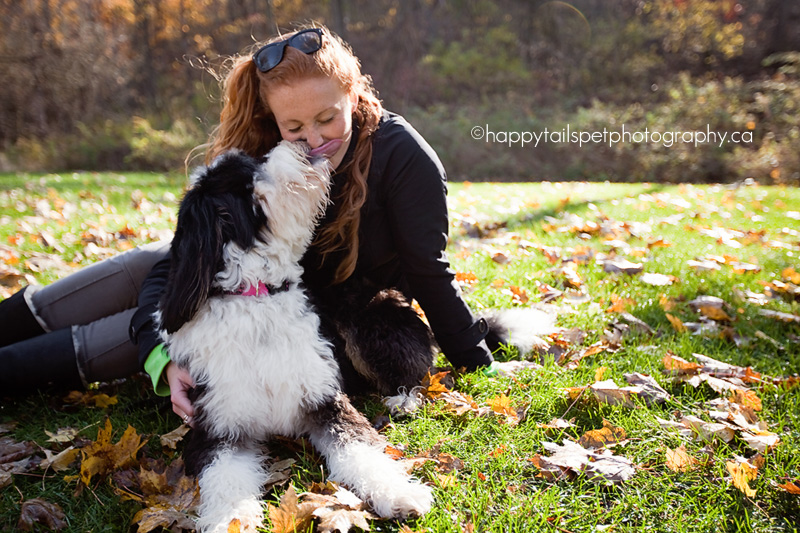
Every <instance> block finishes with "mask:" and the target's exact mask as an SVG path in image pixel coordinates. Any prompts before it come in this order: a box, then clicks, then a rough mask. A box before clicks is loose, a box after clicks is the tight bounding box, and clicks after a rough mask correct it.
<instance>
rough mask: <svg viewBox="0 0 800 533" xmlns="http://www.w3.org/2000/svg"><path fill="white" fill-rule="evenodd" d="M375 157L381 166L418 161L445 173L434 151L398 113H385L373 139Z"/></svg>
mask: <svg viewBox="0 0 800 533" xmlns="http://www.w3.org/2000/svg"><path fill="white" fill-rule="evenodd" d="M372 147H373V157H374V158H375V159H376V161H375V162H377V163H379V166H381V167H383V166H384V165H382V164H381V163H383V164H388V163H390V162H391V164H392V165H397V164H398V163H399V162H400V161H403V160H405V161H410V160H414V161H418V162H420V163H427V164H431V163H432V164H433V165H435V166H436V167H438V169H439V170H440V171H441V172H442V173H444V169H443V168H441V166H442V164H441V162H440V161H439V157H438V156H437V155H436V152H435V151H434V149H433V148H432V147H431V146H430V144H428V142H427V141H426V140H425V138H424V137H423V136H422V135H421V134H420V133H419V132H418V131H417V130H416V129H415V128H414V127H413V126H412V125H411V124H409V122H408V121H407V120H406V119H405V118H403V117H402V116H401V115H398V114H397V113H392V112H391V111H385V110H384V112H383V116H382V117H381V120H380V123H379V124H378V130H377V131H376V132H375V135H374V139H373V145H372Z"/></svg>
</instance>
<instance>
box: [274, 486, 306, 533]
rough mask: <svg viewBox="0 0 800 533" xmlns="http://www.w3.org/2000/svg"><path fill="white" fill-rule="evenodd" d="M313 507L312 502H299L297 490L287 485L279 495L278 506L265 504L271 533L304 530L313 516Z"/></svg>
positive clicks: (288, 532) (291, 532) (289, 532)
mask: <svg viewBox="0 0 800 533" xmlns="http://www.w3.org/2000/svg"><path fill="white" fill-rule="evenodd" d="M314 509H315V506H314V505H313V504H310V505H309V504H306V505H302V504H299V503H298V500H297V492H296V491H295V490H294V487H293V486H291V485H289V488H288V489H286V492H284V493H283V496H281V502H280V505H279V506H278V507H276V506H274V505H267V510H268V512H269V519H270V521H272V531H273V533H294V532H295V531H305V530H306V529H307V528H308V526H309V524H311V521H312V520H313V518H314V515H313V514H312V513H313V512H314Z"/></svg>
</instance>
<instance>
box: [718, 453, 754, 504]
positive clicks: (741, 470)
mask: <svg viewBox="0 0 800 533" xmlns="http://www.w3.org/2000/svg"><path fill="white" fill-rule="evenodd" d="M725 467H726V468H727V469H728V472H729V473H730V475H731V476H733V480H732V482H733V486H734V487H736V488H737V489H739V490H740V491H742V492H743V493H744V494H745V495H746V496H747V497H749V498H752V497H753V496H755V495H756V489H754V488H751V487H750V482H751V481H753V480H754V479H755V478H756V476H757V475H758V469H757V468H756V467H754V466H751V465H750V464H748V463H737V462H736V461H727V462H726V463H725Z"/></svg>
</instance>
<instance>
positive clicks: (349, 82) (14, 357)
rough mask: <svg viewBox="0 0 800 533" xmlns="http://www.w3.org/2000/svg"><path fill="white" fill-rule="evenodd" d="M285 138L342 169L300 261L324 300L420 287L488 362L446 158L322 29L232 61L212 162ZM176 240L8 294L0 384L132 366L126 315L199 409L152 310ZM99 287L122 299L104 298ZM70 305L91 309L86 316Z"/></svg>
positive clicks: (472, 351) (186, 409) (464, 354)
mask: <svg viewBox="0 0 800 533" xmlns="http://www.w3.org/2000/svg"><path fill="white" fill-rule="evenodd" d="M281 139H286V140H290V141H304V142H306V143H307V144H308V145H309V147H310V148H311V152H312V153H313V154H316V155H322V156H324V157H327V158H328V159H329V160H330V162H331V165H332V167H333V168H335V169H336V170H335V173H334V175H333V176H332V188H331V198H332V204H331V205H330V207H329V208H328V210H327V212H326V214H325V217H324V219H323V221H322V222H321V224H320V227H319V230H318V232H317V236H316V238H315V241H314V242H313V243H312V246H311V248H310V249H309V251H308V253H307V254H306V256H305V258H304V260H303V263H304V267H305V275H304V281H305V283H306V285H307V287H308V289H309V291H310V292H311V293H312V294H313V295H314V296H315V297H317V298H319V299H320V301H322V302H323V303H324V302H325V301H335V297H336V291H337V287H340V286H341V285H342V283H344V282H345V281H354V280H355V281H357V282H358V283H368V284H372V285H373V286H375V287H378V288H387V287H397V288H399V289H400V290H401V291H402V292H403V293H405V294H406V296H407V297H409V298H412V297H413V298H416V299H417V301H418V302H419V304H420V306H421V307H422V309H423V310H424V311H425V314H426V316H427V318H428V321H429V323H430V325H431V328H432V330H433V332H434V335H435V336H436V339H437V341H438V343H439V345H440V347H441V348H442V351H443V352H444V354H445V355H446V356H447V358H448V359H449V361H450V362H451V363H452V364H453V365H454V366H455V367H457V368H459V367H466V368H467V369H469V370H474V369H477V368H479V367H485V366H488V365H491V364H492V361H493V360H492V355H491V353H490V351H489V349H488V348H487V345H486V343H485V341H484V340H483V339H484V337H485V336H486V334H487V330H488V328H487V326H486V323H485V322H484V321H482V320H476V319H475V318H474V317H473V315H472V314H471V312H470V310H469V308H468V307H467V305H466V303H465V302H464V300H463V299H462V298H461V295H460V292H459V289H458V286H457V284H456V283H455V281H454V276H453V273H452V271H451V270H450V269H449V263H448V262H447V259H446V257H445V254H444V248H445V246H446V243H447V230H448V221H447V206H446V200H445V194H446V188H445V181H446V179H445V173H444V169H443V168H442V166H441V163H440V162H439V160H438V158H437V156H436V154H435V153H434V152H433V150H432V149H431V148H430V146H428V144H427V143H426V142H425V141H424V139H422V137H421V136H420V135H419V134H418V133H417V132H416V131H415V130H414V129H413V128H412V127H411V126H410V125H408V123H407V122H406V121H405V120H404V119H403V118H402V117H400V116H398V115H395V114H392V113H389V112H387V111H385V110H384V109H383V108H382V106H381V103H380V101H379V100H378V98H377V96H376V94H375V92H374V89H373V87H372V83H371V80H370V78H369V77H367V76H365V75H363V74H362V73H361V71H360V64H359V61H358V60H357V59H356V57H355V56H354V55H353V54H352V52H351V50H350V49H349V48H348V47H347V45H345V44H344V43H343V42H342V41H341V40H340V39H339V38H338V37H336V36H334V35H333V34H331V33H330V32H329V31H328V30H327V29H325V28H306V29H304V30H300V31H298V32H296V33H293V34H292V35H290V36H289V37H288V38H276V39H274V40H273V41H272V42H270V43H268V44H266V45H265V46H263V47H260V48H258V49H256V52H255V53H254V54H253V55H252V56H249V55H248V56H243V57H240V58H238V59H236V60H235V62H234V64H233V67H232V68H231V70H230V72H229V74H228V76H227V77H226V79H225V82H224V102H223V110H222V113H221V116H220V125H219V127H218V128H217V130H216V131H215V132H214V135H213V137H212V141H211V143H210V145H209V149H208V151H207V154H206V161H207V162H210V161H211V160H212V159H213V158H214V157H216V156H217V155H219V154H221V153H223V152H224V151H226V150H229V149H234V148H235V149H239V150H242V151H244V152H246V153H247V154H250V155H252V156H256V157H259V156H261V155H263V154H265V153H267V152H268V151H269V150H270V149H271V148H273V147H274V146H275V145H276V144H277V143H278V142H279V141H280V140H281ZM166 250H167V249H166V246H165V245H164V244H163V243H157V244H154V245H150V246H149V247H145V248H143V249H140V250H136V251H133V252H128V253H126V254H122V255H121V256H120V257H119V258H115V259H112V260H110V261H106V262H103V263H100V264H98V265H94V266H92V267H89V268H87V269H84V270H82V271H80V272H78V273H76V274H73V275H71V276H69V277H68V278H65V279H64V280H61V281H59V282H56V283H54V284H53V285H51V286H49V287H45V288H43V289H40V290H33V289H28V290H26V291H24V292H22V293H18V294H17V295H14V296H13V297H12V298H10V299H9V300H8V301H6V302H3V304H2V305H0V323H4V324H8V326H6V329H12V330H14V331H8V332H5V333H3V335H2V337H0V344H3V345H4V346H5V347H4V348H0V368H2V369H3V371H2V373H0V374H2V377H0V387H2V389H0V390H4V391H9V390H19V389H21V388H29V387H35V386H39V385H42V384H44V383H47V382H49V381H58V382H62V383H66V382H72V383H74V382H76V381H78V380H82V381H84V382H91V381H97V380H107V379H111V378H113V377H123V376H125V375H128V374H130V373H131V372H133V371H135V370H136V369H137V368H138V365H139V362H137V348H136V347H134V345H133V344H132V343H131V342H130V341H128V340H127V335H128V323H129V324H130V338H131V341H133V342H134V343H137V344H138V353H139V360H140V362H141V364H143V365H144V367H145V368H146V369H147V371H148V372H149V373H150V375H151V377H153V380H154V384H156V388H157V390H159V389H161V386H160V385H162V384H163V383H162V380H161V379H160V376H162V373H163V375H165V376H166V381H167V382H168V384H169V386H170V390H171V394H172V401H173V410H174V411H175V412H176V413H177V414H178V415H179V416H181V417H183V418H184V420H188V418H189V417H191V415H192V414H193V409H192V407H191V403H190V402H189V400H188V398H187V396H186V390H187V389H188V388H189V387H190V386H191V385H192V384H191V380H190V378H189V376H188V374H187V373H185V372H184V371H183V370H181V369H179V368H178V367H177V366H175V365H173V364H171V363H169V360H168V357H167V356H166V354H164V352H163V350H162V349H161V346H160V345H159V342H158V339H157V337H156V334H155V332H154V330H153V325H152V320H151V316H152V313H153V311H154V310H155V307H156V304H157V301H158V299H159V296H160V294H161V292H162V290H163V287H164V286H165V284H166V278H167V272H168V269H169V257H168V254H167V251H166ZM106 263H108V264H106ZM152 265H155V266H154V267H153V268H152V271H151V273H150V274H149V275H148V276H147V278H146V279H144V280H143V281H142V278H143V277H144V276H143V275H142V273H143V272H145V271H147V270H148V267H149V266H152ZM109 272H112V274H109ZM139 289H140V290H139ZM101 294H106V295H112V296H115V298H114V302H112V303H110V305H104V306H102V307H101V306H97V305H96V302H97V301H98V300H100V299H103V298H100V297H99V295H101ZM134 294H138V307H137V302H136V301H131V296H132V295H134ZM117 296H119V297H117ZM104 303H105V302H104ZM108 307H111V309H108ZM54 309H59V310H60V311H59V312H55V311H52V310H54ZM70 309H72V310H77V309H80V310H81V311H82V312H83V314H84V315H86V316H81V317H79V319H78V320H75V319H73V316H71V315H68V313H69V310H70ZM98 309H101V310H100V311H98ZM12 321H13V325H12ZM126 321H127V322H126ZM75 324H79V325H75ZM44 332H48V333H46V334H42V333H44ZM101 338H102V339H101ZM101 340H102V342H100V341H101ZM76 360H77V365H76V363H75V361H76ZM76 367H77V368H76ZM162 392H163V391H162Z"/></svg>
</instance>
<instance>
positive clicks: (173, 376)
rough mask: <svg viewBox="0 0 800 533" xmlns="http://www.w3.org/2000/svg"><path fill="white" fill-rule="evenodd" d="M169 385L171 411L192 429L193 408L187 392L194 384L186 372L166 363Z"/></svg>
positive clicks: (173, 364)
mask: <svg viewBox="0 0 800 533" xmlns="http://www.w3.org/2000/svg"><path fill="white" fill-rule="evenodd" d="M164 372H165V373H166V375H167V383H169V390H170V399H171V400H172V410H173V411H174V412H175V414H176V415H178V416H179V417H181V418H182V419H183V421H184V422H186V423H187V424H189V425H190V426H192V427H194V421H193V417H194V407H192V402H190V401H189V394H188V391H189V389H191V388H192V387H194V385H195V383H194V380H193V379H192V376H191V375H190V374H189V371H188V370H185V369H183V368H181V367H179V366H178V365H176V364H175V363H172V362H170V363H168V364H167V368H166V369H164Z"/></svg>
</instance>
